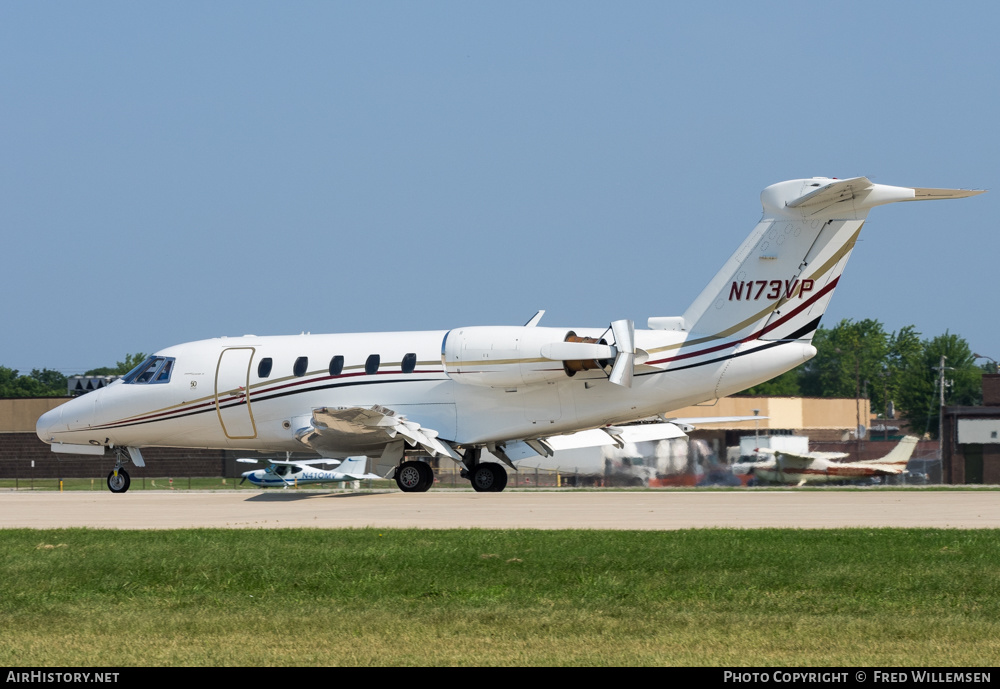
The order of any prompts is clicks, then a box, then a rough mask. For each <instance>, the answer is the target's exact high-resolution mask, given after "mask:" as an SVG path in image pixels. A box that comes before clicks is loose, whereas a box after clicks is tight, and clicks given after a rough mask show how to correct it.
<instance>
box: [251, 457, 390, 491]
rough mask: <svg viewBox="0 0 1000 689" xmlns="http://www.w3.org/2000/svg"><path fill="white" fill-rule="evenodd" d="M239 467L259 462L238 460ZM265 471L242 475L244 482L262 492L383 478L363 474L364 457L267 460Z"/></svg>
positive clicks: (366, 473) (257, 470)
mask: <svg viewBox="0 0 1000 689" xmlns="http://www.w3.org/2000/svg"><path fill="white" fill-rule="evenodd" d="M236 461H237V462H240V463H241V464H257V463H258V461H259V460H256V459H250V458H245V457H244V458H240V459H237V460H236ZM263 461H266V462H268V463H269V464H268V466H267V468H266V469H254V470H252V471H244V472H243V480H242V481H240V484H241V485H242V484H243V481H250V483H253V484H255V485H258V486H260V487H261V488H268V487H272V486H282V487H284V488H288V486H297V485H298V484H300V483H332V482H335V481H360V480H363V479H373V478H382V477H381V476H379V475H378V474H371V473H368V472H366V471H365V465H366V464H367V463H368V458H367V457H348V458H347V459H345V460H344V461H342V462H341V461H338V460H335V459H308V460H304V461H294V460H290V459H288V460H280V459H269V460H263ZM330 464H336V465H338V466H337V468H336V469H332V470H331V469H320V468H318V466H320V465H330Z"/></svg>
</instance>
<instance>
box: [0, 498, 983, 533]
mask: <svg viewBox="0 0 1000 689" xmlns="http://www.w3.org/2000/svg"><path fill="white" fill-rule="evenodd" d="M19 527H27V528H37V529H55V528H66V527H91V528H111V529H181V528H198V527H211V528H258V529H271V528H290V527H315V528H361V527H375V528H428V529H447V528H481V529H515V528H531V529H640V530H670V529H691V528H714V527H724V528H733V527H735V528H765V527H780V528H786V527H791V528H803V529H822V528H840V527H931V528H963V529H974V528H990V529H995V528H1000V493H998V492H996V491H988V490H980V491H976V490H969V491H934V490H920V491H893V490H869V489H865V490H856V491H844V490H836V491H832V490H831V491H794V490H785V491H718V492H715V491H707V490H706V491H582V492H581V491H553V492H545V491H525V492H521V491H507V492H503V493H475V492H471V491H470V492H465V491H430V492H428V493H399V492H385V493H381V492H371V493H365V492H358V493H348V492H324V491H311V490H310V491H306V490H300V491H292V490H288V491H278V490H273V491H262V492H249V491H242V490H241V491H232V492H229V491H218V492H209V491H190V492H187V491H133V492H129V493H124V494H120V495H115V494H112V493H105V492H65V493H58V492H40V491H35V492H28V491H21V492H4V493H0V528H19Z"/></svg>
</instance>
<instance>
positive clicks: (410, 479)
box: [396, 461, 434, 493]
mask: <svg viewBox="0 0 1000 689" xmlns="http://www.w3.org/2000/svg"><path fill="white" fill-rule="evenodd" d="M396 485H397V486H399V489H400V490H401V491H403V492H404V493H423V492H424V491H426V490H427V489H428V488H430V487H431V486H432V485H434V470H433V469H431V465H430V464H428V463H427V462H420V461H416V462H412V461H411V462H403V463H402V464H400V465H399V466H398V467H397V468H396Z"/></svg>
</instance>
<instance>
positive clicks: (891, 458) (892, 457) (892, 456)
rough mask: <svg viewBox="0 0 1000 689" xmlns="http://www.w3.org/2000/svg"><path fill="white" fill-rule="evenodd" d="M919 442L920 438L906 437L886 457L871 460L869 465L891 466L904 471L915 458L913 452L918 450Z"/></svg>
mask: <svg viewBox="0 0 1000 689" xmlns="http://www.w3.org/2000/svg"><path fill="white" fill-rule="evenodd" d="M918 440H919V438H917V437H915V436H912V435H908V436H905V437H904V438H903V439H902V440H900V441H899V444H898V445H896V447H894V448H892V451H891V452H889V454H887V455H886V456H885V457H882V458H881V459H873V460H869V461H868V462H867V464H880V465H891V466H895V467H898V468H899V469H900V470H901V471H902V470H903V469H905V468H906V464H907V463H908V462H909V461H910V457H912V456H913V451H914V450H916V449H917V441H918Z"/></svg>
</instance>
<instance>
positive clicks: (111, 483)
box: [108, 447, 132, 493]
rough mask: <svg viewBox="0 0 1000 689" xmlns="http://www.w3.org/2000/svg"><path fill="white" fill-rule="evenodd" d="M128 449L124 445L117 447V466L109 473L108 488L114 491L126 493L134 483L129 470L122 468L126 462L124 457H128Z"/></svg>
mask: <svg viewBox="0 0 1000 689" xmlns="http://www.w3.org/2000/svg"><path fill="white" fill-rule="evenodd" d="M128 456H129V455H128V451H127V450H126V449H125V448H124V447H116V448H115V468H114V469H112V470H111V473H110V474H108V490H110V491H111V492H112V493H124V492H125V491H127V490H128V487H129V486H130V485H132V479H130V478H129V475H128V472H127V471H125V469H123V468H122V465H123V464H125V460H124V459H123V458H125V457H128Z"/></svg>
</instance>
